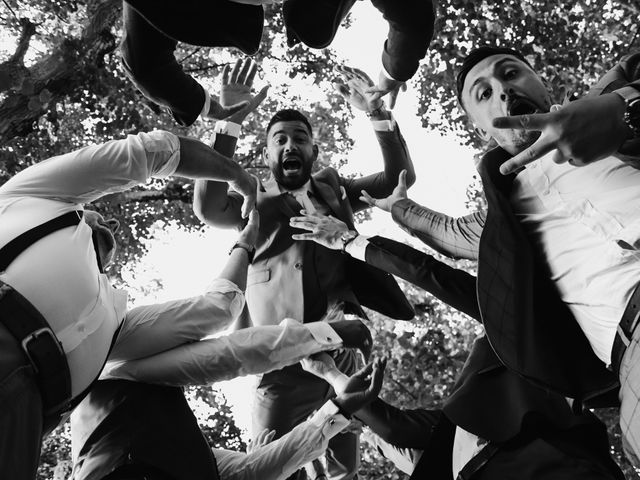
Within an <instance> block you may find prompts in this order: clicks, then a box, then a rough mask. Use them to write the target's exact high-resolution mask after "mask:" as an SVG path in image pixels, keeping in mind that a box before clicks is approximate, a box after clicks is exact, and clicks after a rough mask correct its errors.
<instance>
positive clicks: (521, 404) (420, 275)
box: [358, 237, 624, 480]
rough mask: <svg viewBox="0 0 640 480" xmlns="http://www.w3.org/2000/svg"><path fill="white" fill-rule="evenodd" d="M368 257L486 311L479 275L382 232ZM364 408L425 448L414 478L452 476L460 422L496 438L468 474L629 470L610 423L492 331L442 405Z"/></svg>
mask: <svg viewBox="0 0 640 480" xmlns="http://www.w3.org/2000/svg"><path fill="white" fill-rule="evenodd" d="M365 258H366V261H367V263H369V264H371V265H373V266H376V267H378V268H380V269H382V270H385V271H388V272H390V273H393V274H395V275H398V276H400V277H402V278H404V279H405V280H407V281H409V282H411V283H413V284H414V285H417V286H420V287H422V288H424V289H425V290H427V291H428V292H430V293H432V294H433V295H435V296H436V297H438V298H440V299H441V300H443V301H446V302H447V303H449V304H450V305H451V306H453V307H455V308H457V309H459V310H461V311H463V312H465V313H467V314H468V315H470V316H472V317H474V318H476V319H479V310H478V304H477V301H476V296H475V278H474V277H473V276H472V275H469V274H468V273H466V272H464V271H461V270H456V269H454V268H451V267H449V266H448V265H445V264H443V263H442V262H439V261H438V260H436V259H435V258H433V257H432V256H430V255H427V254H425V253H422V252H419V251H417V250H415V249H413V248H411V247H408V246H407V245H404V244H402V243H399V242H396V241H393V240H389V239H386V238H382V237H372V238H370V239H369V245H368V246H367V249H366V257H365ZM358 415H359V416H361V418H362V420H363V421H365V423H367V425H369V426H370V427H371V429H372V430H373V431H374V432H376V433H377V434H378V435H380V436H381V437H382V438H383V439H384V440H385V441H387V442H389V443H391V444H393V445H396V446H397V447H400V448H413V449H422V450H424V453H423V455H422V457H421V459H420V461H419V463H418V464H417V466H416V469H415V471H414V473H413V475H412V477H411V478H414V479H423V478H424V479H426V478H428V479H434V480H435V479H451V458H452V456H451V453H452V447H453V440H454V434H455V426H456V425H457V426H460V427H462V428H464V429H465V430H467V431H469V432H472V433H474V434H476V435H479V436H480V437H482V438H484V439H487V440H490V441H491V445H490V446H489V447H488V448H487V450H486V451H485V452H483V454H481V455H479V456H478V458H475V459H474V460H472V461H471V462H469V464H468V465H467V466H465V468H464V469H463V471H462V474H463V478H474V479H478V480H479V479H497V478H520V479H532V480H533V479H541V478H550V479H551V478H554V479H555V478H593V479H596V478H611V479H613V478H619V479H622V478H624V476H623V475H622V472H621V471H620V469H619V468H618V466H617V465H616V464H615V462H614V461H613V460H612V458H611V456H610V454H609V443H608V437H607V432H606V428H605V427H604V425H603V424H602V423H601V422H600V421H599V420H597V418H596V417H595V416H593V415H591V414H590V413H588V412H587V413H583V414H575V413H574V412H573V411H572V410H571V408H570V407H569V405H568V403H567V401H566V400H565V398H564V397H562V396H561V395H558V394H556V393H553V392H549V391H546V390H543V389H541V388H539V387H536V386H535V385H533V384H532V383H530V382H528V381H527V380H525V379H524V378H522V377H520V376H519V375H517V374H515V373H513V372H512V371H510V370H509V369H507V368H506V367H505V366H504V365H502V364H501V363H500V361H499V360H498V358H497V357H496V355H495V353H494V352H493V350H492V348H491V346H490V345H489V342H488V341H487V338H486V337H480V338H479V339H478V340H477V341H476V342H475V343H474V345H473V348H472V350H471V353H470V355H469V357H468V359H467V362H466V363H465V366H464V367H463V369H462V372H461V374H460V376H459V378H458V380H457V382H456V385H455V386H454V388H453V393H452V394H451V395H450V397H449V398H448V399H447V401H446V402H445V404H444V405H443V407H442V409H441V410H435V411H433V410H432V411H429V410H423V409H417V410H399V409H397V408H394V407H392V406H390V405H388V404H386V403H385V402H383V401H382V400H377V401H375V402H374V403H373V404H371V405H370V406H369V407H367V408H366V409H365V410H364V412H361V413H359V414H358ZM485 454H488V455H487V456H486V457H485V456H484V455H485ZM483 459H484V460H486V462H485V461H483Z"/></svg>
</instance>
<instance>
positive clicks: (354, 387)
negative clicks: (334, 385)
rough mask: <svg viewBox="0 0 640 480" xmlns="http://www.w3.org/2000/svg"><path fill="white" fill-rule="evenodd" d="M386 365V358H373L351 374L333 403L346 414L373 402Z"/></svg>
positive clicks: (379, 388)
mask: <svg viewBox="0 0 640 480" xmlns="http://www.w3.org/2000/svg"><path fill="white" fill-rule="evenodd" d="M386 366H387V360H386V359H384V358H383V359H374V360H373V361H372V362H371V363H369V364H367V365H366V366H365V367H364V368H362V369H360V370H359V371H357V372H356V373H354V374H353V375H351V377H350V378H349V380H348V381H347V383H346V385H345V388H344V391H343V392H342V393H341V394H340V395H338V396H337V397H336V398H335V399H334V402H335V404H336V405H338V406H339V407H340V409H341V410H343V411H344V412H345V413H347V414H348V415H352V414H354V413H356V412H357V411H358V410H360V409H361V408H363V407H365V406H367V405H368V404H369V403H371V402H373V401H374V400H375V399H376V398H377V397H378V394H379V393H380V390H381V389H382V380H383V378H384V369H385V367H386Z"/></svg>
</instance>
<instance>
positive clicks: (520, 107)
mask: <svg viewBox="0 0 640 480" xmlns="http://www.w3.org/2000/svg"><path fill="white" fill-rule="evenodd" d="M508 111H509V116H510V117H513V116H515V115H530V114H532V113H537V112H538V107H537V106H536V105H535V104H534V103H533V102H532V101H531V100H529V99H527V98H523V97H517V98H514V99H513V100H512V101H511V102H510V103H509V107H508Z"/></svg>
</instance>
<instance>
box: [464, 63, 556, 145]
mask: <svg viewBox="0 0 640 480" xmlns="http://www.w3.org/2000/svg"><path fill="white" fill-rule="evenodd" d="M461 99H462V104H463V107H464V109H465V111H466V112H467V114H468V115H469V118H470V119H471V121H472V122H473V124H474V126H475V127H476V131H477V132H478V134H479V135H480V136H481V137H482V138H483V139H485V140H489V139H490V138H493V139H494V140H495V141H496V142H497V143H498V145H500V146H501V147H502V148H504V149H505V150H507V151H508V152H509V153H511V154H512V155H515V154H516V153H519V152H521V151H522V150H524V149H525V148H527V147H528V146H530V145H531V144H532V143H533V142H535V141H536V140H537V138H538V137H539V136H540V132H536V131H525V130H511V129H499V128H495V127H493V125H492V121H493V119H494V118H497V117H506V116H512V115H526V114H531V113H541V112H548V111H549V108H550V107H551V98H550V96H549V92H548V91H547V89H546V87H545V85H544V83H542V80H541V79H540V77H539V76H538V75H537V74H536V73H535V72H534V71H533V70H531V68H529V67H528V66H527V65H526V64H525V63H524V62H522V61H521V60H519V59H517V58H516V57H514V56H512V55H508V54H499V55H492V56H490V57H487V58H485V59H484V60H482V61H480V62H479V63H478V64H476V65H474V67H473V68H472V69H471V70H470V71H469V73H468V74H467V77H466V78H465V81H464V86H463V89H462V95H461Z"/></svg>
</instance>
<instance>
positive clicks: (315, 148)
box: [313, 143, 320, 162]
mask: <svg viewBox="0 0 640 480" xmlns="http://www.w3.org/2000/svg"><path fill="white" fill-rule="evenodd" d="M318 153H320V149H319V148H318V145H316V144H315V143H314V144H313V161H314V162H315V161H316V160H317V159H318Z"/></svg>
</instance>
